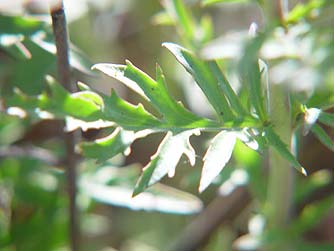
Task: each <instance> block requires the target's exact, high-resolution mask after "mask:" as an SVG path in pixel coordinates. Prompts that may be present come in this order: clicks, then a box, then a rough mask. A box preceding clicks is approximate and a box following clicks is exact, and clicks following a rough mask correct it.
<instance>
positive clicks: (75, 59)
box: [30, 34, 93, 75]
mask: <svg viewBox="0 0 334 251" xmlns="http://www.w3.org/2000/svg"><path fill="white" fill-rule="evenodd" d="M30 39H31V41H32V42H34V43H35V44H36V45H37V46H39V47H40V48H42V49H43V50H45V51H47V52H49V53H50V54H53V55H56V52H57V49H56V45H55V44H54V41H53V36H51V38H50V39H49V38H48V37H47V36H46V34H44V36H41V35H40V34H36V35H33V36H31V37H30ZM69 62H70V65H71V66H72V67H73V68H75V69H77V70H79V71H81V72H83V73H85V74H88V75H93V74H92V71H91V70H90V68H91V65H92V63H91V61H90V60H89V59H87V57H86V56H85V55H84V53H83V52H81V51H80V50H79V49H78V48H76V47H75V46H73V45H71V46H70V50H69Z"/></svg>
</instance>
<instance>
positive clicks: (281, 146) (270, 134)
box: [264, 126, 307, 175]
mask: <svg viewBox="0 0 334 251" xmlns="http://www.w3.org/2000/svg"><path fill="white" fill-rule="evenodd" d="M264 132H265V137H266V139H267V140H268V143H269V145H270V146H272V147H273V148H274V149H275V150H276V151H277V152H278V153H280V154H281V155H282V157H284V158H285V159H286V160H288V161H289V162H290V163H291V164H292V165H293V166H294V167H295V168H296V169H297V170H298V171H299V172H301V173H302V174H304V175H307V172H306V170H305V169H304V167H302V166H301V164H300V163H299V162H298V160H297V159H296V158H295V156H293V155H292V153H291V152H290V151H289V148H288V146H287V145H286V144H285V143H284V142H283V141H282V140H281V138H280V137H279V136H278V135H277V134H276V133H275V132H274V130H273V129H272V128H271V127H270V126H268V127H266V128H265V129H264Z"/></svg>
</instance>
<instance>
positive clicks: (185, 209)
mask: <svg viewBox="0 0 334 251" xmlns="http://www.w3.org/2000/svg"><path fill="white" fill-rule="evenodd" d="M138 171H139V168H138V167H137V166H128V167H122V168H117V167H112V166H105V167H103V168H99V169H98V171H97V172H95V173H94V174H86V175H84V177H83V178H81V180H80V183H79V187H80V191H81V192H82V193H83V194H84V195H88V196H89V197H91V198H93V199H95V200H97V201H99V202H102V203H106V204H110V205H114V206H120V207H127V208H130V209H131V210H146V211H158V212H163V213H172V214H193V213H197V212H198V211H200V210H201V209H202V202H201V201H200V200H199V199H198V198H197V197H195V196H193V195H191V194H188V193H185V192H182V191H180V190H177V189H174V188H171V187H168V186H165V185H162V184H156V185H155V186H154V187H151V188H149V189H147V190H146V191H145V192H143V193H141V194H140V195H138V196H136V197H135V198H132V196H131V195H132V187H133V184H134V182H135V180H134V178H135V177H136V175H137V174H138ZM110 180H113V181H114V182H110Z"/></svg>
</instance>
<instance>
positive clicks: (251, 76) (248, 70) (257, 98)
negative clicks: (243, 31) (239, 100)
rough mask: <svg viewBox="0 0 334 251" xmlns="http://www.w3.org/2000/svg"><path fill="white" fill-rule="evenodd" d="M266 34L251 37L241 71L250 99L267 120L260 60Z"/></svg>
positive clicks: (259, 113) (263, 118)
mask: <svg viewBox="0 0 334 251" xmlns="http://www.w3.org/2000/svg"><path fill="white" fill-rule="evenodd" d="M265 38H266V34H260V35H258V36H257V37H255V38H254V39H251V40H250V41H249V42H248V43H247V44H246V46H245V48H244V55H243V56H242V58H241V59H240V63H239V64H240V71H241V75H242V81H243V83H244V84H245V85H246V86H248V90H249V101H250V103H251V104H252V106H253V107H254V109H255V111H256V115H257V116H258V117H259V118H260V120H261V121H266V120H267V114H266V112H265V103H264V98H263V92H262V84H261V72H260V67H259V62H258V56H257V54H258V51H259V50H260V48H261V46H262V44H263V42H264V40H265Z"/></svg>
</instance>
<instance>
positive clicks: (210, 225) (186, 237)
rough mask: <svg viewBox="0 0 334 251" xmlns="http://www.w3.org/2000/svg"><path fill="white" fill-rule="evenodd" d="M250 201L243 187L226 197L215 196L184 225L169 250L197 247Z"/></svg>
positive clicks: (188, 250) (186, 250) (188, 249)
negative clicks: (199, 212) (200, 211)
mask: <svg viewBox="0 0 334 251" xmlns="http://www.w3.org/2000/svg"><path fill="white" fill-rule="evenodd" d="M250 201H251V196H250V194H249V192H248V191H247V188H245V187H238V188H236V189H235V190H234V191H233V192H232V193H231V194H230V195H228V196H226V197H217V198H216V199H214V200H213V201H212V202H211V203H210V204H209V206H208V207H207V208H206V209H205V210H204V211H203V212H202V213H201V214H200V215H198V217H197V218H195V219H194V220H193V221H192V222H191V223H190V225H188V226H187V227H186V229H185V230H184V232H183V234H182V235H181V236H180V237H179V238H178V240H177V241H176V242H175V243H174V245H173V246H172V247H171V248H170V250H171V251H174V250H182V251H195V250H197V249H199V248H200V247H201V246H203V245H204V244H205V243H206V242H207V241H208V239H209V237H210V236H211V234H212V233H213V232H214V231H215V230H217V229H218V227H219V226H220V225H221V224H224V223H226V222H231V221H233V220H235V218H236V217H237V216H238V215H239V214H240V213H241V212H242V210H243V209H244V208H245V207H246V206H247V205H248V204H249V203H250Z"/></svg>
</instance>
